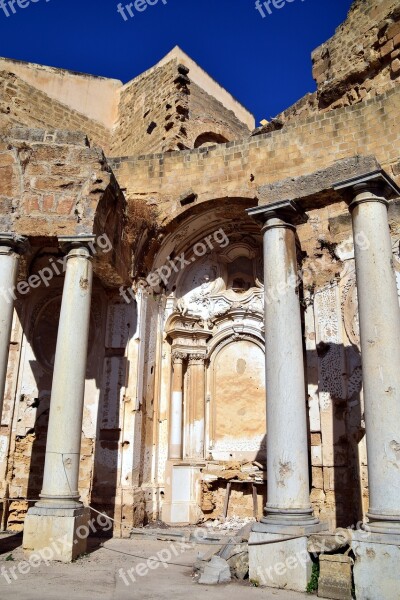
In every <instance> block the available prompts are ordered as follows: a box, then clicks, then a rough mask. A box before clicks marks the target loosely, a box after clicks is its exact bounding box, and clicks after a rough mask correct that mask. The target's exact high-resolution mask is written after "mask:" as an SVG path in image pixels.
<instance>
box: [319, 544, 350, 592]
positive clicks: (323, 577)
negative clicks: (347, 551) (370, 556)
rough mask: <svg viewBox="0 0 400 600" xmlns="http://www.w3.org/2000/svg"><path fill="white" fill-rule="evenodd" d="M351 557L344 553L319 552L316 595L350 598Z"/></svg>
mask: <svg viewBox="0 0 400 600" xmlns="http://www.w3.org/2000/svg"><path fill="white" fill-rule="evenodd" d="M353 562H354V561H353V559H352V558H351V557H350V556H345V555H344V554H321V556H320V557H319V567H320V574H319V580H318V597H319V598H330V599H331V600H352V597H353V596H352V566H353Z"/></svg>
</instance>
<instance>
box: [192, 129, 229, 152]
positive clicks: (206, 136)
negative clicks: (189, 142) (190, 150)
mask: <svg viewBox="0 0 400 600" xmlns="http://www.w3.org/2000/svg"><path fill="white" fill-rule="evenodd" d="M227 142H229V140H228V139H226V137H224V136H223V135H221V134H220V133H214V132H213V131H206V132H205V133H201V134H200V135H199V136H198V137H197V138H196V140H195V142H194V147H195V148H202V147H204V146H213V145H214V144H226V143H227Z"/></svg>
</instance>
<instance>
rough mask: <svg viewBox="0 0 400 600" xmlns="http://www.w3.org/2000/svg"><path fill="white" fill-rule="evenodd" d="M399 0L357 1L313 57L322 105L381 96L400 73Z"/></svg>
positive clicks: (333, 105) (339, 103) (335, 105)
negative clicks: (345, 18) (331, 36)
mask: <svg viewBox="0 0 400 600" xmlns="http://www.w3.org/2000/svg"><path fill="white" fill-rule="evenodd" d="M399 55H400V6H399V2H398V0H380V1H379V2H376V0H357V1H356V2H354V4H353V6H352V7H351V10H350V12H349V16H348V18H347V20H346V21H345V22H344V23H343V24H342V25H341V26H340V27H339V28H338V29H337V31H336V34H335V35H334V36H333V38H331V39H330V40H328V41H327V42H326V43H325V44H322V46H320V47H319V48H317V49H316V50H315V51H314V53H313V55H312V59H313V75H314V78H315V79H316V81H317V85H318V99H319V104H320V106H321V108H325V107H328V106H329V107H331V108H336V107H338V106H339V107H340V106H346V105H348V104H352V103H354V102H359V101H360V100H363V99H364V98H366V97H370V96H373V95H375V94H377V95H379V94H381V93H382V92H384V91H385V90H387V89H389V88H390V87H392V86H393V85H394V80H395V79H396V78H397V77H398V76H399V75H400V60H399V58H398V57H399Z"/></svg>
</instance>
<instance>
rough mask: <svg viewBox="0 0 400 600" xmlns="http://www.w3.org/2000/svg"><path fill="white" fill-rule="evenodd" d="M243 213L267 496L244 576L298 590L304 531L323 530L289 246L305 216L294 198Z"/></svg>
mask: <svg viewBox="0 0 400 600" xmlns="http://www.w3.org/2000/svg"><path fill="white" fill-rule="evenodd" d="M248 213H249V214H250V215H251V216H253V217H255V218H256V219H258V220H261V221H262V222H263V223H264V227H263V234H264V286H265V347H266V356H265V360H266V392H267V428H268V431H267V472H268V501H267V504H266V507H265V516H264V518H263V519H262V520H261V523H257V524H256V525H255V526H254V527H253V530H252V533H251V536H250V540H249V561H250V579H254V580H256V581H258V582H259V584H260V585H266V586H269V587H277V588H285V589H291V590H296V591H304V590H305V588H306V585H307V583H308V581H309V579H310V576H311V560H310V557H309V554H308V552H307V535H310V534H312V533H316V532H318V531H322V530H324V529H327V526H326V525H325V524H322V523H320V522H319V521H318V519H316V518H315V517H314V514H313V509H312V505H311V502H310V482H309V455H308V433H307V410H306V406H307V405H306V396H305V380H304V358H303V352H304V350H303V339H302V328H301V312H300V302H299V296H298V265H297V251H296V225H298V224H300V223H304V222H305V221H306V220H307V217H306V216H305V215H304V213H302V212H301V211H300V210H299V208H298V206H297V205H296V204H295V203H294V202H279V203H276V204H274V205H268V206H265V207H258V208H255V209H250V210H249V211H248ZM288 538H290V539H288ZM277 565H279V567H278V568H276V566H277Z"/></svg>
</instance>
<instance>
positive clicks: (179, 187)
mask: <svg viewBox="0 0 400 600" xmlns="http://www.w3.org/2000/svg"><path fill="white" fill-rule="evenodd" d="M398 108H399V94H398V92H397V89H393V90H389V91H388V92H386V93H385V94H383V95H382V96H379V97H376V98H371V99H370V100H368V101H366V102H363V103H361V104H357V105H352V106H349V107H346V108H342V109H337V110H335V111H330V112H327V113H322V114H317V115H315V116H312V117H309V118H308V119H305V120H302V121H300V122H299V123H296V122H292V123H290V124H288V125H287V126H286V127H284V128H283V129H281V130H280V131H275V132H272V133H269V134H264V135H261V136H257V137H253V138H251V139H250V140H242V141H240V140H239V141H236V142H231V143H228V144H221V145H218V146H214V147H211V148H200V149H198V150H191V151H185V152H172V153H168V154H165V155H162V154H155V155H147V156H142V157H140V158H138V157H136V158H135V157H129V158H116V159H110V164H111V165H112V167H113V169H114V172H115V173H116V176H117V178H118V180H119V181H120V182H121V185H122V186H123V187H124V188H126V197H127V200H128V203H129V204H130V203H133V204H136V203H141V202H143V203H146V204H147V206H151V207H152V208H154V210H155V211H156V213H157V221H158V224H159V225H160V226H164V225H166V224H167V223H170V222H171V221H172V220H173V219H176V218H177V217H178V216H179V215H181V214H183V213H184V212H185V211H187V210H188V209H189V208H190V210H191V211H193V210H195V209H196V206H197V205H199V204H200V203H201V202H205V201H209V200H216V199H218V198H224V197H233V198H237V197H243V198H248V199H249V200H252V201H253V202H254V203H255V198H257V197H258V194H259V187H260V186H262V185H264V184H266V183H271V182H274V181H279V180H280V179H284V178H288V177H296V176H300V175H305V174H307V173H312V172H314V171H315V170H317V169H322V168H324V167H327V166H329V165H331V164H332V163H333V162H334V161H336V160H340V159H343V158H347V157H351V156H354V155H357V154H359V155H370V154H372V155H375V156H376V157H377V160H378V161H379V162H380V163H381V164H382V165H383V166H384V167H385V168H386V169H387V170H388V172H389V173H390V174H391V175H392V176H393V177H395V179H396V180H397V181H398V182H400V151H399V144H398V142H399V131H398ZM190 195H194V196H193V200H192V202H191V203H190V205H188V204H186V203H185V202H184V205H183V206H182V199H184V198H185V197H186V196H187V197H189V200H190Z"/></svg>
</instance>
